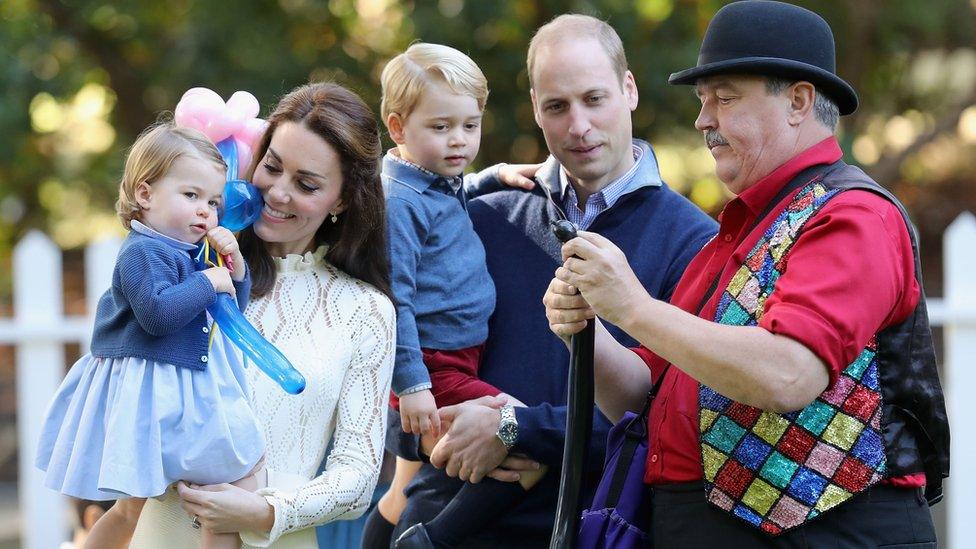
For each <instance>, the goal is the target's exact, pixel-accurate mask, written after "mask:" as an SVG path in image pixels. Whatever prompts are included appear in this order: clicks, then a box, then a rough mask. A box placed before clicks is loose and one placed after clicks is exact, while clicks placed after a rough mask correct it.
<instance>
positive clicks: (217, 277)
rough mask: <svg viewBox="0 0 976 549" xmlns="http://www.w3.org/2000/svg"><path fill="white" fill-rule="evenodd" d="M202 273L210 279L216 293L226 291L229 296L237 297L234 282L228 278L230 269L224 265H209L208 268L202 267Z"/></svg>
mask: <svg viewBox="0 0 976 549" xmlns="http://www.w3.org/2000/svg"><path fill="white" fill-rule="evenodd" d="M202 272H203V275H204V276H206V277H207V278H208V279H210V283H211V284H213V287H214V291H215V292H217V293H218V294H220V293H226V294H230V296H231V297H237V290H235V289H234V283H233V282H232V281H231V279H230V271H228V270H227V269H226V268H225V267H210V268H209V269H204V270H203V271H202Z"/></svg>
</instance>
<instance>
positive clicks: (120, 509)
mask: <svg viewBox="0 0 976 549" xmlns="http://www.w3.org/2000/svg"><path fill="white" fill-rule="evenodd" d="M145 503H146V500H145V499H142V498H126V499H120V500H118V501H116V502H115V505H113V506H112V508H111V509H109V510H108V511H106V512H105V514H104V515H102V517H101V518H100V519H98V520H97V521H95V525H94V526H92V529H91V532H89V533H88V540H87V541H86V542H85V545H86V546H87V547H100V548H101V547H103V548H105V549H114V548H116V547H118V548H119V549H124V548H125V547H128V546H129V540H130V539H132V533H133V532H135V531H136V523H138V522H139V514H140V513H141V512H142V506H143V505H145Z"/></svg>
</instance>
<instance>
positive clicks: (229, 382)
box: [37, 123, 264, 548]
mask: <svg viewBox="0 0 976 549" xmlns="http://www.w3.org/2000/svg"><path fill="white" fill-rule="evenodd" d="M225 170H226V165H225V164H224V161H223V159H222V158H221V156H220V153H219V152H218V151H217V148H216V147H214V145H213V144H212V143H210V141H209V140H208V139H207V138H206V136H204V135H203V134H202V133H200V132H198V131H196V130H192V129H188V128H180V127H175V126H173V125H172V124H171V123H161V124H158V125H155V126H153V127H151V128H149V129H147V130H146V131H145V132H143V134H142V135H141V136H140V137H139V138H138V140H136V142H135V144H134V145H133V146H132V149H131V151H130V152H129V156H128V158H127V159H126V163H125V172H124V174H123V177H122V183H121V185H120V188H119V200H118V203H117V205H116V209H117V211H118V214H119V217H120V218H121V219H122V224H123V225H125V227H126V228H127V229H130V232H129V235H128V236H127V237H126V239H125V241H124V242H123V243H122V247H121V249H120V250H119V255H118V258H117V260H116V264H115V269H114V272H113V274H112V287H111V288H110V289H109V290H108V291H107V292H105V295H103V296H102V298H101V300H100V301H99V303H98V309H97V315H96V320H95V329H94V333H93V335H92V344H91V353H89V354H87V355H85V356H83V357H82V358H81V359H79V360H78V362H76V363H75V364H74V366H72V368H71V370H70V371H69V372H68V375H67V376H66V377H65V379H64V381H63V382H62V384H61V387H60V388H59V389H58V392H57V393H56V395H55V397H54V400H53V402H52V403H51V406H50V408H49V409H48V412H47V417H46V419H45V421H44V425H43V429H42V432H41V437H40V444H39V449H38V456H37V465H38V467H40V468H41V469H42V470H44V471H46V473H47V474H46V477H45V484H46V485H47V486H48V487H50V488H52V489H55V490H58V491H60V492H61V493H63V494H66V495H69V496H73V497H76V498H84V499H90V500H109V499H117V500H118V501H117V502H116V504H115V505H114V506H113V507H112V508H111V509H110V510H109V511H108V512H107V513H106V514H105V515H104V516H103V517H102V518H101V519H99V520H98V522H96V523H95V526H94V527H93V528H92V530H91V533H90V534H89V537H88V544H89V545H90V546H91V547H99V548H109V547H125V546H126V545H127V544H128V541H129V539H130V537H131V536H132V532H133V531H134V529H135V525H136V522H137V521H138V518H139V513H140V511H141V510H142V506H143V504H144V503H145V498H147V497H157V496H161V495H162V494H164V492H165V491H166V489H167V487H169V486H170V485H171V484H173V483H174V482H176V481H179V480H185V481H188V482H192V483H196V484H216V483H220V482H228V481H237V482H235V484H237V485H239V486H242V487H245V488H248V489H251V490H254V489H256V488H258V481H257V479H256V471H257V469H258V468H259V467H258V465H259V462H260V461H261V456H262V455H263V454H264V442H263V440H262V437H261V433H260V431H259V427H258V424H257V421H256V419H255V417H254V415H253V413H252V412H251V408H250V406H249V404H248V400H247V392H248V390H247V386H246V382H245V377H244V372H243V371H242V366H243V363H242V359H241V356H240V354H239V353H238V351H237V349H235V348H233V347H232V346H231V344H230V343H229V342H228V341H227V340H226V339H225V338H224V337H223V335H222V334H221V333H219V332H220V331H219V326H216V325H214V324H213V323H212V321H211V319H210V318H209V316H208V315H207V312H206V308H207V306H208V305H210V304H212V303H213V302H214V300H215V299H216V298H217V294H218V293H220V292H227V293H229V294H231V295H232V296H233V295H236V297H237V302H238V305H239V306H240V308H241V310H243V309H244V307H245V306H246V305H247V299H248V294H249V292H250V277H249V276H248V269H247V265H246V264H245V263H244V260H243V258H242V257H241V253H240V251H239V249H238V245H237V240H236V239H235V238H234V235H233V234H231V232H230V231H228V230H227V229H225V228H222V227H218V226H217V212H218V209H219V208H220V206H221V196H222V191H223V187H224V179H225V177H224V171H225ZM205 239H206V240H208V241H209V244H210V246H211V247H212V248H213V249H214V250H216V251H217V253H218V254H221V255H227V256H229V257H230V258H231V260H232V261H231V263H229V264H230V265H233V271H232V272H231V271H229V270H228V269H226V268H224V267H211V268H208V269H205V270H202V271H198V270H197V269H196V268H195V263H194V259H193V256H194V255H195V254H196V252H197V250H198V248H199V245H200V244H201V243H202V242H203V241H204V240H205ZM262 472H263V471H262ZM191 525H192V526H193V527H196V528H199V527H200V523H199V521H197V518H196V517H193V519H192V523H191V524H188V525H187V526H191ZM203 533H204V536H203V546H204V547H237V546H239V540H238V538H237V536H236V535H232V534H221V535H216V534H213V533H211V532H209V531H207V530H206V529H204V532H203Z"/></svg>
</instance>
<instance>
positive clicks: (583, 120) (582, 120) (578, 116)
mask: <svg viewBox="0 0 976 549" xmlns="http://www.w3.org/2000/svg"><path fill="white" fill-rule="evenodd" d="M592 127H593V126H592V124H590V118H589V117H588V116H587V115H586V113H585V112H584V111H583V109H580V108H577V107H570V109H569V134H570V135H571V136H573V137H583V136H584V135H586V133H587V132H589V131H590V128H592Z"/></svg>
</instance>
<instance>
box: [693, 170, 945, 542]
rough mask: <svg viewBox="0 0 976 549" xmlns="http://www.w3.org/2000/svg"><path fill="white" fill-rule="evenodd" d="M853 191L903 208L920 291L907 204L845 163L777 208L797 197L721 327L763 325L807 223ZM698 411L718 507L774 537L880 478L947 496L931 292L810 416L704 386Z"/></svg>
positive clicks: (790, 189) (805, 177)
mask: <svg viewBox="0 0 976 549" xmlns="http://www.w3.org/2000/svg"><path fill="white" fill-rule="evenodd" d="M848 189H862V190H867V191H871V192H874V193H876V194H879V195H881V196H883V197H884V198H885V199H887V200H889V201H890V202H892V203H893V204H895V205H896V206H897V207H898V209H899V211H900V212H901V214H902V216H903V218H904V219H905V223H906V225H907V227H908V229H909V235H910V237H911V242H912V252H913V254H914V256H915V277H916V279H917V280H918V284H919V288H921V286H922V279H921V268H920V263H919V254H918V238H917V236H916V234H915V228H914V226H913V225H912V224H911V221H910V220H909V218H908V214H907V213H906V212H905V209H904V207H903V206H902V205H901V203H899V202H898V200H897V199H896V198H895V197H894V196H892V195H891V193H889V192H888V191H887V190H885V189H884V188H883V187H881V186H880V185H878V184H877V183H875V182H874V181H872V180H871V179H870V178H869V177H868V176H867V175H866V174H865V173H864V172H863V171H861V170H860V169H858V168H855V167H852V166H848V165H846V164H844V163H843V162H837V163H835V164H832V165H829V166H827V165H821V166H815V167H813V168H809V169H807V170H804V171H803V172H801V173H800V174H799V175H798V176H797V177H796V178H794V179H793V181H791V182H790V183H789V184H788V185H787V186H786V187H785V188H784V190H783V191H781V193H780V195H779V196H778V197H777V198H775V199H774V200H773V201H772V202H771V204H776V203H779V202H780V201H781V200H782V199H784V198H785V197H787V196H790V195H792V196H793V198H792V200H790V202H789V203H788V205H787V206H786V207H785V208H784V209H783V210H781V211H779V212H775V213H771V214H769V215H775V216H776V217H775V220H774V221H773V222H772V224H771V225H770V227H769V229H768V230H767V231H766V232H765V233H764V234H763V235H762V237H760V239H759V241H758V242H756V243H755V245H754V246H753V247H752V249H751V250H750V252H749V253H748V254H747V256H746V258H745V260H744V262H743V264H742V265H741V266H740V268H739V270H738V271H737V272H736V273H735V275H734V276H733V277H732V279H731V281H730V282H729V285H728V287H727V288H725V290H724V291H723V293H722V296H721V298H720V300H719V305H718V308H717V310H716V313H715V317H714V321H715V322H718V323H721V324H729V325H741V326H755V325H756V324H757V323H758V321H759V319H761V318H762V314H763V310H764V305H765V302H766V300H767V299H768V298H769V296H770V295H771V294H772V293H773V292H774V291H775V285H776V281H777V279H778V278H779V277H780V275H782V274H783V273H784V272H785V271H786V270H787V268H788V264H789V252H790V250H791V249H792V247H793V244H794V243H795V242H796V240H797V238H798V237H799V235H800V233H801V232H802V231H803V228H804V226H805V224H806V223H807V221H809V220H810V219H811V218H812V217H813V216H814V215H815V214H816V213H817V212H818V211H819V210H820V208H822V207H823V206H824V205H825V204H826V203H827V202H828V201H829V200H830V199H832V198H833V197H835V196H837V195H838V194H839V193H841V192H843V191H845V190H848ZM762 217H764V216H762ZM852 253H856V252H852ZM699 405H700V417H699V419H700V431H701V451H702V464H703V467H704V472H705V490H706V494H707V497H708V500H709V502H711V503H713V504H714V505H716V506H718V507H720V508H722V509H724V510H726V511H728V512H729V513H731V514H732V515H734V516H736V517H738V518H740V519H742V520H744V521H746V522H747V523H749V524H751V525H753V526H754V527H756V528H760V529H762V530H763V531H765V532H767V533H769V534H773V535H776V534H780V533H782V532H784V531H786V530H789V529H791V528H795V527H797V526H800V525H802V524H804V523H805V522H807V521H809V520H811V519H814V518H816V517H817V516H819V515H820V514H822V513H824V512H826V511H828V510H830V509H832V508H833V507H835V506H837V505H840V504H842V503H843V502H845V501H847V500H848V499H850V498H851V497H853V496H854V495H856V494H858V493H860V492H863V491H864V490H866V489H868V488H869V487H870V486H872V485H873V484H875V483H877V482H878V481H880V480H881V479H882V478H890V477H897V476H902V475H906V474H912V473H917V472H919V471H924V472H925V474H926V497H927V498H928V499H929V501H930V503H935V502H936V501H938V500H940V499H941V497H942V479H943V478H944V477H946V476H948V472H949V428H948V421H947V418H946V411H945V402H944V399H943V396H942V387H941V384H940V382H939V377H938V371H937V367H936V362H935V353H934V350H933V345H932V336H931V330H930V329H929V324H928V313H927V312H926V305H925V296H924V293H922V294H921V295H920V296H919V302H918V304H917V305H916V307H915V310H914V312H913V313H912V314H911V315H909V317H908V318H907V319H905V320H904V321H903V322H901V323H900V324H897V325H894V326H890V327H888V328H886V329H884V330H882V331H880V332H878V333H877V334H875V336H874V337H872V338H871V340H870V341H869V342H868V344H867V345H866V346H865V347H864V349H863V350H862V351H861V353H860V354H859V355H858V356H857V358H856V359H855V360H854V361H853V362H852V363H851V364H849V365H848V366H847V367H846V368H844V369H843V371H842V372H841V374H840V376H838V379H837V381H836V382H835V383H833V384H832V385H831V386H830V387H828V388H827V390H825V391H824V392H823V393H822V394H821V395H820V396H819V397H817V398H816V399H815V400H814V401H813V402H812V403H811V404H810V405H808V406H807V407H805V408H803V409H802V410H798V411H795V412H791V413H788V414H778V413H772V412H767V411H763V410H760V409H758V408H754V407H752V406H747V405H745V404H742V403H738V402H735V401H732V400H731V399H729V398H726V397H724V396H722V395H720V394H718V393H716V392H715V391H714V390H712V389H711V388H709V387H707V386H704V385H702V386H701V387H700V389H699Z"/></svg>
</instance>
